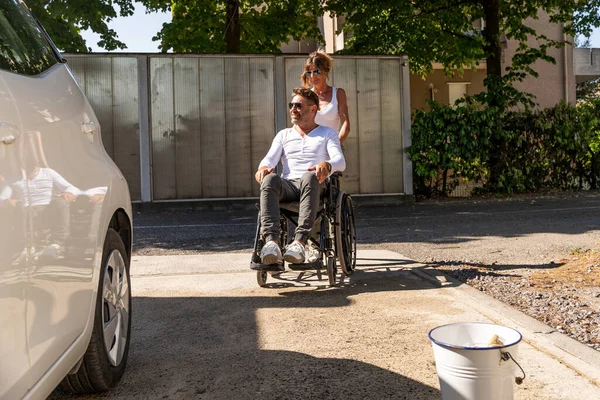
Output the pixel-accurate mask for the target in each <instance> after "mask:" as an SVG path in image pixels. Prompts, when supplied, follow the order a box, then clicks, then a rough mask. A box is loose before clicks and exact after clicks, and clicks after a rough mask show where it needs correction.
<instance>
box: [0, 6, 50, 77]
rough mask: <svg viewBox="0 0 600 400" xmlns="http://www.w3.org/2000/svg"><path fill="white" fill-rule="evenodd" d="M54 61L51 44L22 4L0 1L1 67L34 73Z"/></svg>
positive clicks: (26, 73) (46, 67) (19, 72)
mask: <svg viewBox="0 0 600 400" xmlns="http://www.w3.org/2000/svg"><path fill="white" fill-rule="evenodd" d="M56 63H57V59H56V56H55V54H54V51H53V49H52V47H50V44H49V43H48V41H47V40H46V37H45V36H44V32H43V31H42V29H41V28H40V27H39V25H38V24H37V23H36V21H35V19H34V18H33V17H32V16H31V14H30V13H29V12H28V10H27V8H26V6H25V4H23V2H22V1H21V0H5V1H2V2H0V68H1V69H5V70H8V71H11V72H16V73H18V74H25V75H37V74H39V73H41V72H43V71H45V70H46V69H48V68H50V67H51V66H52V65H54V64H56Z"/></svg>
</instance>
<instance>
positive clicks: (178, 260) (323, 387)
mask: <svg viewBox="0 0 600 400" xmlns="http://www.w3.org/2000/svg"><path fill="white" fill-rule="evenodd" d="M248 262H249V255H248V254H247V253H218V254H201V255H190V256H134V258H133V262H132V266H131V276H132V291H133V295H134V298H135V299H134V311H133V312H134V314H133V333H132V343H131V353H130V359H129V366H128V371H127V373H126V375H125V377H124V380H123V381H122V382H121V384H120V385H119V386H118V387H117V388H116V390H113V391H111V392H109V393H108V394H107V395H106V396H105V398H110V399H125V398H127V399H131V398H139V399H142V398H162V397H165V396H166V397H170V398H181V399H183V398H211V399H221V398H222V399H225V398H227V399H275V398H290V399H300V398H301V399H338V398H339V399H342V398H343V399H382V398H394V399H410V400H413V399H439V398H441V394H440V392H439V383H438V380H437V374H436V369H435V363H434V359H433V351H432V348H431V343H430V342H429V340H428V338H427V333H428V332H429V330H431V329H432V328H434V327H436V326H439V325H443V324H447V323H453V322H465V321H479V322H492V323H497V324H500V325H504V326H509V327H512V328H515V329H517V330H518V331H519V332H521V334H522V335H523V339H524V340H523V342H522V343H521V344H520V346H519V347H520V354H519V356H518V361H519V363H520V364H521V366H522V367H523V369H524V370H525V372H526V374H527V378H526V379H525V381H524V383H523V384H522V385H520V386H515V399H521V400H529V399H531V400H534V399H535V400H540V399H573V400H575V399H577V400H580V399H597V398H600V387H599V386H598V384H599V383H600V357H599V356H598V352H597V351H595V350H593V349H590V348H588V347H587V346H584V345H582V344H580V343H578V342H576V341H574V340H572V339H570V338H568V337H567V336H565V335H562V334H560V333H558V332H556V331H554V330H553V329H552V328H550V327H548V326H546V325H544V324H542V323H540V322H538V321H536V320H533V319H532V318H530V317H527V316H525V315H524V314H522V313H521V312H519V311H516V310H514V309H512V308H510V307H508V306H506V305H504V304H502V303H500V302H498V301H496V300H494V299H492V298H490V297H488V296H486V295H484V294H482V293H480V292H478V291H477V290H475V289H473V288H471V287H469V286H466V285H462V284H460V283H459V282H456V281H453V280H450V279H448V278H446V277H445V276H443V275H439V274H438V273H437V272H436V271H435V270H433V269H429V268H426V267H424V266H422V265H418V264H415V263H413V262H412V261H411V260H408V259H406V258H405V257H404V256H402V255H401V254H398V253H394V252H391V251H386V250H359V252H358V268H357V271H356V272H355V274H354V275H353V276H352V277H351V279H349V280H348V279H346V280H345V281H343V282H342V283H341V284H340V286H339V287H336V288H329V287H327V278H326V273H324V277H323V280H322V281H319V280H318V279H317V277H316V276H315V275H313V274H312V273H306V274H303V275H302V276H300V275H299V273H298V272H286V273H284V274H282V275H281V276H279V277H269V278H268V283H270V287H267V288H259V287H258V286H257V283H256V277H255V276H256V273H255V272H254V271H251V270H249V269H248ZM166 397H165V398H166Z"/></svg>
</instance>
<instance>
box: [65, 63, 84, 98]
mask: <svg viewBox="0 0 600 400" xmlns="http://www.w3.org/2000/svg"><path fill="white" fill-rule="evenodd" d="M85 60H86V59H85V58H84V57H69V58H68V59H67V62H68V64H69V68H71V72H73V76H75V80H76V81H77V83H78V84H79V87H80V88H81V90H83V92H84V93H85V92H86V91H85V62H86V61H85Z"/></svg>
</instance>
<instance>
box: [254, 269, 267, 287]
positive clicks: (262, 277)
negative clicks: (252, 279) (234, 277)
mask: <svg viewBox="0 0 600 400" xmlns="http://www.w3.org/2000/svg"><path fill="white" fill-rule="evenodd" d="M267 276H269V274H268V273H267V271H256V281H257V282H258V286H260V287H265V286H266V285H267Z"/></svg>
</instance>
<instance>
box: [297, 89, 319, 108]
mask: <svg viewBox="0 0 600 400" xmlns="http://www.w3.org/2000/svg"><path fill="white" fill-rule="evenodd" d="M292 94H293V95H294V96H301V97H304V98H305V99H308V100H310V101H311V102H312V104H311V105H316V106H317V110H318V109H319V97H318V96H317V94H316V93H315V92H313V91H312V90H310V89H307V88H303V87H298V88H295V89H294V90H293V91H292Z"/></svg>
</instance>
